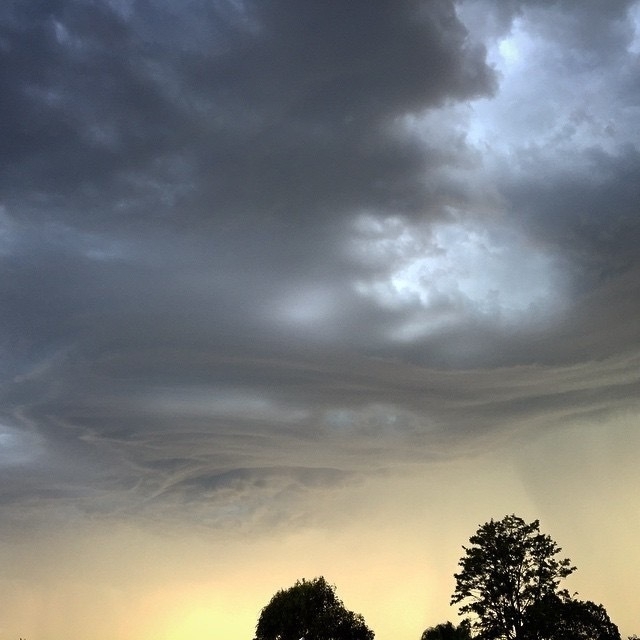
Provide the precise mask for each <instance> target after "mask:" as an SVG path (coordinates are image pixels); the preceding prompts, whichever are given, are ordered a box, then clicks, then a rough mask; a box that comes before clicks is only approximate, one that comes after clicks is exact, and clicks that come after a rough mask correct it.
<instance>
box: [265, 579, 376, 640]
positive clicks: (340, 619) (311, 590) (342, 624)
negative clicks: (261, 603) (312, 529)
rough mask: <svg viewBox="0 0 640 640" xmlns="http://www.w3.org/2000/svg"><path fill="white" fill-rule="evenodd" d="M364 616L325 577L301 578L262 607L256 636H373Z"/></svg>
mask: <svg viewBox="0 0 640 640" xmlns="http://www.w3.org/2000/svg"><path fill="white" fill-rule="evenodd" d="M373 637H374V633H373V631H371V630H370V629H369V628H368V627H367V625H366V624H365V621H364V618H363V617H362V616H361V615H360V614H357V613H354V612H353V611H349V610H348V609H346V608H345V606H344V604H343V603H342V601H341V600H340V599H339V598H338V597H337V596H336V594H335V587H333V586H331V585H329V584H327V581H326V580H325V579H324V578H323V577H319V578H314V579H313V580H304V579H303V580H298V581H297V582H296V583H295V584H294V585H293V586H292V587H290V588H288V589H282V590H280V591H278V592H277V593H276V594H275V595H274V596H273V598H271V601H270V602H269V604H267V606H266V607H264V608H263V609H262V612H261V613H260V618H259V619H258V624H257V625H256V637H255V640H299V639H300V638H304V640H373Z"/></svg>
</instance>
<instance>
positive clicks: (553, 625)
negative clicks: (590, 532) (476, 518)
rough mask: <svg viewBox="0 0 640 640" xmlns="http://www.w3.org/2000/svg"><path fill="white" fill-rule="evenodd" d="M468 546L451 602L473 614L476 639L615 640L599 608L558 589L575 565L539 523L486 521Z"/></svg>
mask: <svg viewBox="0 0 640 640" xmlns="http://www.w3.org/2000/svg"><path fill="white" fill-rule="evenodd" d="M469 542H470V543H471V546H469V547H463V549H464V551H465V555H464V556H463V557H462V559H461V560H460V562H459V563H458V564H459V566H460V567H461V571H460V573H456V574H455V576H454V577H455V579H456V589H455V591H454V593H453V596H452V598H451V604H460V603H462V604H461V606H460V612H461V613H469V614H472V615H473V616H474V620H473V629H474V630H475V631H476V637H477V638H479V639H480V640H620V633H619V632H618V627H616V625H615V624H613V622H611V620H610V619H609V616H608V615H607V612H606V610H605V609H604V607H603V606H602V605H597V604H594V603H593V602H589V601H581V600H576V599H573V598H572V597H571V596H570V595H569V592H568V591H567V590H566V589H560V582H561V581H562V579H564V578H566V577H567V576H568V575H570V574H571V573H573V571H575V567H573V566H571V563H570V561H569V560H568V559H567V558H558V557H557V556H558V554H559V553H560V551H562V549H560V547H558V545H557V544H556V543H555V542H554V541H553V540H552V539H551V538H550V537H549V536H548V535H545V534H542V533H540V527H539V522H538V520H534V521H533V522H531V523H526V522H525V521H524V520H522V518H519V517H517V516H515V515H510V516H505V517H504V518H503V519H502V520H500V521H498V522H496V521H494V520H491V521H490V522H487V523H486V524H483V525H482V526H481V527H480V528H479V529H478V531H477V532H476V534H475V535H474V536H472V537H471V538H470V539H469ZM425 640H438V639H436V638H435V637H434V638H429V639H425ZM442 640H444V639H442Z"/></svg>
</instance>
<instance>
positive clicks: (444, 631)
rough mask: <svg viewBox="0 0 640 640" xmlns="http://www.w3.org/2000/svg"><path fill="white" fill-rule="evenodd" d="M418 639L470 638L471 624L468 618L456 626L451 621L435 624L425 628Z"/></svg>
mask: <svg viewBox="0 0 640 640" xmlns="http://www.w3.org/2000/svg"><path fill="white" fill-rule="evenodd" d="M420 640H471V625H470V624H469V621H468V620H463V621H462V622H461V623H460V624H459V625H458V626H457V627H456V626H455V625H454V624H453V623H452V622H445V623H443V624H437V625H436V626H435V627H429V628H428V629H425V630H424V631H423V632H422V637H421V638H420Z"/></svg>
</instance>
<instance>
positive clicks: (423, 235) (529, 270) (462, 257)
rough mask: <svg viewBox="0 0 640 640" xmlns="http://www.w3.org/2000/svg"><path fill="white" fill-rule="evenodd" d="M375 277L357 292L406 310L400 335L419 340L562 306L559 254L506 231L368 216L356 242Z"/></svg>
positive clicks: (523, 318)
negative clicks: (472, 322)
mask: <svg viewBox="0 0 640 640" xmlns="http://www.w3.org/2000/svg"><path fill="white" fill-rule="evenodd" d="M352 251H353V252H354V254H355V256H356V258H357V259H358V260H359V261H360V262H361V263H363V264H365V265H366V266H367V267H369V270H370V274H371V275H370V277H368V278H361V279H359V280H358V281H356V282H354V283H353V287H354V289H355V291H356V292H357V293H358V294H359V295H361V296H364V297H367V298H370V299H371V300H373V301H374V302H375V303H377V304H379V305H381V306H382V307H385V308H388V309H391V310H397V311H400V310H402V311H403V318H404V320H403V322H402V326H401V328H398V330H397V332H396V337H398V338H400V339H401V338H404V339H413V338H417V337H420V336H421V335H425V334H428V333H430V332H433V331H435V330H437V329H439V328H440V327H442V326H444V325H448V326H451V324H456V323H461V322H463V321H464V320H466V319H468V318H469V317H476V318H481V319H482V318H484V319H486V320H489V319H490V320H492V321H496V320H498V321H500V322H503V323H515V322H518V323H522V322H526V320H527V317H528V316H531V315H534V316H535V317H536V319H537V320H539V319H540V316H544V315H548V314H549V313H551V312H552V311H553V310H555V309H557V306H558V303H559V298H560V282H561V279H560V275H559V272H558V269H557V267H556V265H555V264H554V259H553V257H552V256H550V255H548V254H546V253H545V252H544V251H543V250H542V249H540V248H539V247H536V246H534V245H532V244H531V243H530V242H529V241H528V240H527V238H526V237H524V236H523V235H522V234H519V233H517V232H516V231H514V230H512V229H509V228H507V227H504V226H499V225H497V224H492V225H488V226H480V225H479V224H477V223H473V222H469V223H458V222H456V223H441V224H437V225H433V226H428V225H426V224H420V223H411V222H407V221H405V220H402V219H401V218H398V217H388V218H376V217H374V216H362V217H361V218H360V219H359V220H358V222H357V224H356V237H355V239H354V240H353V242H352Z"/></svg>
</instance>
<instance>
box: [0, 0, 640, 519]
mask: <svg viewBox="0 0 640 640" xmlns="http://www.w3.org/2000/svg"><path fill="white" fill-rule="evenodd" d="M587 5H588V6H587ZM632 6H633V3H630V2H627V3H622V2H621V3H610V4H609V5H607V7H605V6H604V5H601V4H598V3H585V5H581V6H580V7H575V8H570V7H569V6H568V5H567V6H565V5H560V4H559V3H550V2H511V3H491V2H486V1H483V0H477V1H471V0H469V1H468V2H463V3H457V4H455V3H453V2H449V1H445V0H442V1H440V0H438V1H429V2H417V1H408V0H407V1H406V2H397V1H396V2H376V3H373V4H372V3H365V2H349V3H343V2H311V1H308V2H292V1H284V0H282V1H275V0H274V1H270V2H238V3H229V2H198V1H193V2H190V3H188V6H185V7H184V8H182V9H181V10H179V11H178V10H177V9H176V8H175V7H173V6H172V5H171V3H165V2H160V1H159V0H158V1H155V2H125V1H122V2H115V1H114V2H104V3H94V2H88V1H86V2H84V1H80V0H60V1H58V2H46V3H42V2H35V1H34V2H23V3H14V4H10V5H7V6H6V7H3V8H2V9H0V19H1V22H2V33H1V35H0V54H1V55H2V58H3V62H4V64H3V65H2V69H3V71H2V74H1V75H0V91H1V92H2V95H3V96H6V99H5V100H3V101H2V107H1V109H2V112H1V113H0V116H1V118H0V140H1V142H0V145H1V146H0V154H1V155H0V161H1V162H2V172H1V173H0V187H1V190H2V209H1V210H0V270H1V272H2V274H3V278H2V280H1V281H0V348H1V349H2V362H1V364H0V373H1V378H0V401H1V403H2V404H1V408H0V416H1V417H0V428H2V429H4V431H0V437H1V438H4V440H0V443H5V444H4V445H3V446H4V447H5V448H4V449H3V451H2V457H0V462H1V466H0V474H1V475H2V480H3V487H4V492H3V494H2V496H1V498H0V499H1V500H2V508H4V509H5V512H6V513H7V514H9V513H11V514H13V516H14V517H17V516H16V514H20V513H25V510H24V509H23V507H25V505H26V506H29V505H31V506H33V507H34V508H35V507H37V510H39V512H40V513H45V514H47V517H48V516H49V515H50V514H51V512H52V511H55V510H56V509H63V507H64V508H66V506H68V505H74V508H76V509H78V510H79V511H80V512H82V513H84V514H92V515H96V516H98V515H100V514H105V513H107V514H116V515H118V514H120V515H122V514H127V516H130V517H134V516H136V515H140V516H142V515H143V514H144V516H145V517H149V518H151V519H153V517H154V514H156V515H157V514H161V515H162V517H166V516H167V515H168V514H169V513H173V514H177V515H176V516H175V517H178V518H179V517H181V516H180V514H188V516H189V517H193V518H198V517H201V521H202V522H208V523H210V524H212V525H214V526H223V525H225V523H226V524H229V523H232V525H233V526H235V525H236V524H238V523H241V522H245V523H248V526H249V525H251V526H252V525H256V523H262V524H264V523H268V524H269V525H270V526H272V525H273V524H274V522H275V521H283V522H293V521H295V519H296V518H297V517H301V518H306V517H311V515H310V510H309V508H308V505H306V498H305V496H309V495H315V496H319V495H320V493H321V492H322V491H323V490H326V491H327V492H329V493H331V492H332V491H339V488H340V487H341V486H342V485H343V484H344V483H346V482H357V481H358V479H359V478H362V477H364V476H365V475H367V474H372V473H387V472H388V471H389V469H392V468H394V467H395V466H398V465H400V466H401V465H403V464H406V463H420V464H425V463H429V462H430V461H433V460H440V459H442V458H447V457H451V456H456V455H470V454H471V453H472V452H474V451H478V450H481V449H482V448H483V447H491V446H493V445H494V444H495V443H497V442H501V441H503V440H505V439H506V440H508V439H509V438H510V437H512V436H513V433H520V432H523V431H524V432H528V431H531V432H535V431H536V430H539V429H546V428H552V427H554V426H555V425H557V424H558V423H559V422H564V423H571V422H574V421H577V420H579V419H582V418H588V419H591V418H593V417H594V416H597V415H600V414H603V415H605V414H609V413H612V412H615V411H620V410H627V409H630V408H632V407H633V406H634V400H633V398H634V397H636V396H637V385H638V377H637V345H638V337H639V336H638V329H637V326H636V323H635V322H634V321H633V320H634V318H635V317H637V312H638V308H637V304H638V303H637V302H636V300H638V299H640V298H639V297H638V296H637V283H638V278H637V274H638V265H637V257H636V254H637V251H636V250H635V246H636V244H637V240H638V237H637V236H638V214H637V204H636V203H637V201H638V195H640V194H638V187H637V184H638V180H637V179H636V178H637V176H638V169H639V168H640V162H639V161H638V143H639V142H640V141H638V140H637V133H634V131H637V129H634V126H637V118H638V115H639V114H638V112H637V110H635V104H637V97H638V86H637V82H635V81H634V75H633V71H632V69H633V68H634V65H635V64H637V55H638V54H637V52H634V48H633V47H634V45H633V43H634V42H635V40H634V38H635V37H636V36H635V33H636V31H635V30H636V29H637V27H635V26H634V25H635V23H634V18H633V15H632V12H631V11H630V8H631V7H632ZM500 52H502V53H500ZM532 54H535V55H532ZM501 56H502V57H501ZM518 64H520V65H522V66H521V67H518V66H517V65H518ZM509 65H511V66H509ZM514 69H515V71H514ZM634 82H635V84H634ZM590 87H591V88H590ZM543 89H545V90H548V93H545V92H544V91H543ZM589 91H590V93H589ZM586 97H592V98H593V100H592V101H591V102H588V101H586ZM574 102H575V104H574ZM301 514H302V515H301ZM18 519H19V518H18ZM256 526H259V525H256Z"/></svg>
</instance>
